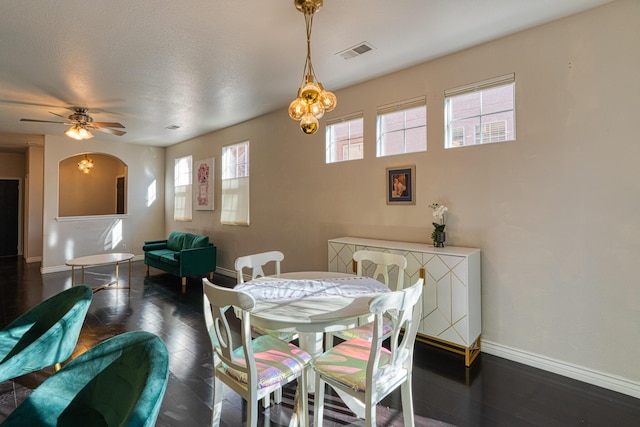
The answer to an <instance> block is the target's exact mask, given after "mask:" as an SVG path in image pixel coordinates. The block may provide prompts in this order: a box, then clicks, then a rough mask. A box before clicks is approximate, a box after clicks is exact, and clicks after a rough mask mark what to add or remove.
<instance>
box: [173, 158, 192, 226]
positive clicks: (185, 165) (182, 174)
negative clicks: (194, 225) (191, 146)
mask: <svg viewBox="0 0 640 427" xmlns="http://www.w3.org/2000/svg"><path fill="white" fill-rule="evenodd" d="M191 165H192V158H191V156H185V157H180V158H177V159H175V160H174V168H173V172H174V177H173V179H174V186H173V187H174V200H173V219H174V220H175V221H191V215H192V214H191V209H192V205H191V203H192V190H191Z"/></svg>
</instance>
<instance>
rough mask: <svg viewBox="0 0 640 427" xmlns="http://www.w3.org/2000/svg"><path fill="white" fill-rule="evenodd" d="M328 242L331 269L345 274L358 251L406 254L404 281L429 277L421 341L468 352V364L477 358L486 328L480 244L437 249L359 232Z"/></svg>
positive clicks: (418, 338) (423, 295)
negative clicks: (381, 238) (483, 326)
mask: <svg viewBox="0 0 640 427" xmlns="http://www.w3.org/2000/svg"><path fill="white" fill-rule="evenodd" d="M328 243H329V258H328V261H329V268H328V269H329V271H337V272H341V273H353V272H355V262H354V261H353V254H354V252H356V251H359V250H372V251H379V252H390V253H394V254H401V255H404V256H405V257H406V258H407V269H406V270H405V273H404V274H405V277H404V283H405V284H412V283H415V281H416V280H417V279H418V278H420V277H421V278H424V279H425V284H424V291H423V294H422V303H423V308H422V319H421V321H420V327H419V329H418V337H417V340H418V341H421V342H424V343H426V344H429V345H433V346H436V347H439V348H443V349H445V350H448V351H452V352H455V353H457V354H462V355H464V362H465V366H470V365H471V363H473V361H474V360H475V359H476V357H478V355H479V354H480V335H481V333H482V312H481V294H480V249H475V248H461V247H454V246H446V247H444V248H435V247H433V246H432V245H430V244H422V243H409V242H395V241H389V240H375V239H365V238H360V237H340V238H337V239H331V240H329V242H328ZM363 267H365V271H364V274H365V275H371V274H373V270H374V269H375V266H363ZM368 270H370V271H368ZM397 274H398V272H397V268H396V269H395V271H392V272H391V274H390V278H389V279H390V280H395V279H396V278H397ZM394 275H395V277H393V276H394Z"/></svg>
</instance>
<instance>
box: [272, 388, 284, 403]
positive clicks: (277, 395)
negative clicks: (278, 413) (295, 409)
mask: <svg viewBox="0 0 640 427" xmlns="http://www.w3.org/2000/svg"><path fill="white" fill-rule="evenodd" d="M273 401H274V403H275V404H276V405H279V404H281V403H282V387H280V388H279V389H277V390H276V391H274V392H273Z"/></svg>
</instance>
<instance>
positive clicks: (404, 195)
mask: <svg viewBox="0 0 640 427" xmlns="http://www.w3.org/2000/svg"><path fill="white" fill-rule="evenodd" d="M415 180H416V166H415V165H411V166H401V167H394V168H387V204H388V205H396V204H398V205H415V204H416V185H415Z"/></svg>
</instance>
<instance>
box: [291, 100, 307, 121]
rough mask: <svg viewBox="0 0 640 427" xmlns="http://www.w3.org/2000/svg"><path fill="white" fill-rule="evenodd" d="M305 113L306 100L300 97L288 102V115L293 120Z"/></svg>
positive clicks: (298, 118)
mask: <svg viewBox="0 0 640 427" xmlns="http://www.w3.org/2000/svg"><path fill="white" fill-rule="evenodd" d="M306 113H307V102H306V101H305V100H304V99H302V98H296V99H294V100H293V101H292V102H291V104H289V117H291V118H292V119H293V120H300V119H302V116H304V115H305V114H306Z"/></svg>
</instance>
